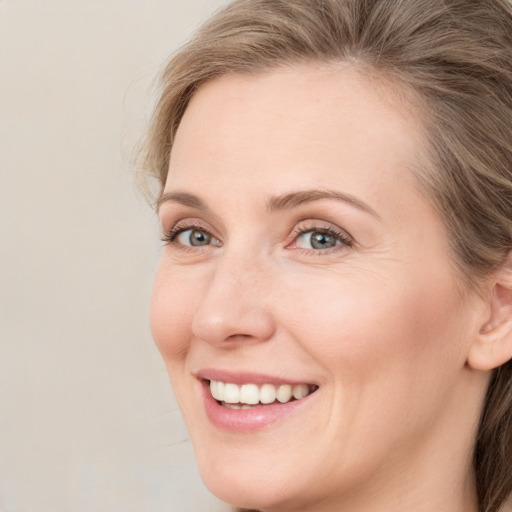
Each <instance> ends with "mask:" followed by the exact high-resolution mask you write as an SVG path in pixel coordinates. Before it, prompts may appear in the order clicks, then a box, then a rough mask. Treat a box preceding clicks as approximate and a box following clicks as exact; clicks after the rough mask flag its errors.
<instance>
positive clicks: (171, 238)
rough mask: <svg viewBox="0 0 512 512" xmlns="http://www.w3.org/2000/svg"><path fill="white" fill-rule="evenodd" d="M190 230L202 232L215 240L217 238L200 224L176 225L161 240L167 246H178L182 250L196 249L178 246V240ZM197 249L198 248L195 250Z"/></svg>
mask: <svg viewBox="0 0 512 512" xmlns="http://www.w3.org/2000/svg"><path fill="white" fill-rule="evenodd" d="M189 229H191V230H197V231H201V232H203V233H206V234H207V235H208V236H211V237H212V238H215V236H213V235H212V234H211V233H210V231H209V230H208V229H206V227H205V226H202V225H201V224H199V223H191V224H180V223H178V224H176V225H175V226H173V227H172V228H171V229H170V230H169V232H168V233H166V234H164V236H163V237H162V238H161V240H162V242H164V244H165V245H168V244H176V245H179V246H180V248H182V249H185V250H187V249H190V248H191V249H194V247H189V246H188V245H182V244H177V243H176V238H177V237H178V236H179V235H180V234H181V233H183V232H184V231H188V230H189ZM195 249H197V248H195Z"/></svg>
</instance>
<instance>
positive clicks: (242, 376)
mask: <svg viewBox="0 0 512 512" xmlns="http://www.w3.org/2000/svg"><path fill="white" fill-rule="evenodd" d="M196 377H198V378H199V379H203V380H218V381H222V382H231V383H232V384H238V385H239V386H241V385H242V384H274V385H275V386H278V385H279V384H290V385H291V386H294V385H295V384H314V382H307V381H304V380H290V379H285V378H281V377H275V376H272V375H264V374H260V373H251V372H233V371H229V370H216V369H214V368H204V369H202V370H200V371H198V372H197V374H196Z"/></svg>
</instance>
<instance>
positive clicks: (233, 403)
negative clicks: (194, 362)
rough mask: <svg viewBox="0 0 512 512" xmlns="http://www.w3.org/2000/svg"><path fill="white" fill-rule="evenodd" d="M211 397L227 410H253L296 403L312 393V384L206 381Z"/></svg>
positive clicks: (313, 388) (313, 387)
mask: <svg viewBox="0 0 512 512" xmlns="http://www.w3.org/2000/svg"><path fill="white" fill-rule="evenodd" d="M207 383H208V386H209V389H210V393H211V396H212V397H213V399H214V400H216V401H217V403H218V404H219V405H221V406H223V407H226V408H228V409H235V410H236V409H241V410H247V409H255V408H262V407H265V406H269V405H272V404H287V403H290V402H296V401H298V400H302V399H303V398H305V397H307V396H309V395H311V394H312V393H314V392H315V391H316V390H317V389H318V386H317V385H314V384H306V383H304V384H293V385H292V384H286V383H282V384H271V383H263V384H253V383H247V384H242V385H238V384H234V383H232V382H223V381H220V380H210V381H207Z"/></svg>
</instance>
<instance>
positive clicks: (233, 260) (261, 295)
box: [192, 251, 274, 343]
mask: <svg viewBox="0 0 512 512" xmlns="http://www.w3.org/2000/svg"><path fill="white" fill-rule="evenodd" d="M263 267H264V265H263V262H262V261H261V260H259V259H258V258H256V257H254V256H252V257H251V256H248V255H247V254H246V253H243V254H241V253H237V254H235V253H232V254H229V253H228V251H226V253H225V254H224V255H222V256H220V257H219V259H218V261H217V262H215V263H214V269H213V270H212V275H211V276H210V281H209V283H208V285H207V286H206V287H205V293H204V295H203V296H202V297H201V300H200V303H199V307H198V309H197V311H196V313H195V315H194V319H193V325H192V330H193V332H194V334H195V336H197V337H198V338H200V339H202V340H204V341H207V342H209V343H222V342H225V341H228V340H230V341H235V340H240V339H244V340H247V339H253V340H257V341H264V340H266V339H268V338H270V337H271V336H272V334H273V332H274V323H273V318H272V314H271V311H270V308H269V306H268V301H267V300H266V294H267V292H266V290H267V286H266V281H267V280H268V277H267V276H268V274H267V273H265V270H264V268H263Z"/></svg>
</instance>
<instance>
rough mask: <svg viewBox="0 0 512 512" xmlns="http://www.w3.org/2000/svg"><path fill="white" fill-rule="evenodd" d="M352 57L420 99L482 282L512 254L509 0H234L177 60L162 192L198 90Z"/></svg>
mask: <svg viewBox="0 0 512 512" xmlns="http://www.w3.org/2000/svg"><path fill="white" fill-rule="evenodd" d="M347 60H350V61H351V62H352V63H353V64H354V66H358V67H359V68H360V69H362V70H370V72H373V73H375V74H376V75H380V76H383V77H386V78H388V80H389V81H390V82H394V83H397V82H398V83H399V84H401V85H402V90H404V91H409V92H412V94H413V96H414V97H415V98H416V103H417V105H418V107H419V108H420V109H421V111H422V112H423V114H424V120H425V124H426V126H427V128H428V135H429V141H428V147H429V156H430V161H431V162H432V164H433V165H432V166H431V169H422V170H418V172H417V174H418V178H419V180H420V182H421V184H422V185H423V186H424V188H425V189H426V192H427V195H428V197H430V198H431V200H432V202H433V204H434V205H435V206H436V208H437V209H438V210H439V212H440V213H441V215H442V216H443V218H444V219H445V222H446V225H447V227H448V229H449V232H450V235H451V237H450V239H451V244H452V250H453V253H454V256H455V257H454V261H455V262H456V264H457V268H458V270H459V271H460V273H461V275H462V277H463V278H464V280H465V282H467V283H468V284H469V285H470V286H473V287H478V283H479V282H481V281H482V278H484V277H486V276H488V275H489V274H490V273H491V272H492V271H493V270H495V269H497V268H498V267H499V266H500V265H501V264H502V263H503V261H504V259H505V258H506V256H507V254H508V253H509V252H510V250H511V249H512V8H511V6H510V4H509V2H508V1H507V0H237V1H235V2H233V3H232V4H230V5H228V6H227V7H226V8H225V9H224V10H222V11H221V12H219V13H218V14H217V15H216V16H215V17H213V18H212V19H211V20H210V21H209V22H208V23H207V24H205V25H204V26H203V27H202V28H201V29H200V30H199V31H198V33H197V34H196V36H195V37H194V38H193V39H192V40H191V41H190V42H189V43H188V44H187V45H185V46H184V47H183V48H182V49H181V50H180V51H179V52H178V53H177V54H176V55H175V56H174V57H173V58H172V60H171V61H170V62H169V64H168V65H167V67H166V69H165V70H164V73H163V75H162V81H161V85H162V90H161V95H160V100H159V102H158V104H157V107H156V111H155V113H154V116H153V119H152V123H151V125H150V128H149V130H148V134H147V138H146V141H145V143H144V146H143V150H142V152H141V155H142V160H141V166H140V168H141V175H145V176H148V175H149V176H153V177H156V178H157V179H158V181H159V184H160V190H162V189H163V186H164V184H165V180H166V177H167V172H168V165H169V157H170V152H171V148H172V145H173V141H174V137H175V134H176V130H177V128H178V126H179V123H180V121H181V118H182V116H183V113H184V111H185V109H186V107H187V104H188V102H189V100H190V98H191V97H192V95H193V94H194V92H195V91H196V90H197V88H198V87H199V86H200V85H201V84H203V83H205V82H207V81H209V80H212V79H214V78H215V77H218V76H221V75H224V74H226V73H258V72H263V71H268V70H270V69H272V68H275V67H277V66H282V65H286V64H293V63H298V62H307V61H316V62H325V63H330V62H339V61H347ZM474 466H475V473H476V482H477V492H478V498H479V504H480V511H481V512H496V511H498V510H499V509H500V507H501V506H502V505H503V503H504V501H505V500H506V499H507V496H509V495H510V493H511V491H512V362H511V361H509V362H508V363H506V364H505V365H503V366H501V367H500V368H498V369H497V370H496V371H495V372H494V374H493V376H492V379H491V383H490V386H489V389H488V394H487V398H486V401H485V407H484V410H483V413H482V419H481V424H480V427H479V431H478V436H477V440H476V446H475V451H474Z"/></svg>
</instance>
